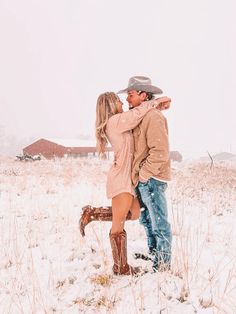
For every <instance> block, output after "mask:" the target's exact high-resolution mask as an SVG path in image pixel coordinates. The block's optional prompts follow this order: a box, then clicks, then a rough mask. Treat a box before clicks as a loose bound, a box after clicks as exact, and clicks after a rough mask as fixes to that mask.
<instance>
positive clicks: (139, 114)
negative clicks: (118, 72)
mask: <svg viewBox="0 0 236 314" xmlns="http://www.w3.org/2000/svg"><path fill="white" fill-rule="evenodd" d="M119 93H127V98H126V100H127V102H128V104H129V111H127V112H123V109H122V105H123V103H122V102H121V100H120V98H119V97H118V95H117V94H119ZM161 93H162V90H161V89H160V88H158V87H156V86H154V85H152V82H151V79H150V78H148V77H144V76H134V77H131V78H130V79H129V83H128V87H127V88H126V89H123V90H121V91H119V92H118V93H117V94H116V93H113V92H106V93H104V94H101V95H100V96H99V97H98V100H97V107H96V139H97V151H98V153H99V155H103V154H104V153H105V147H106V145H107V143H108V142H109V143H110V144H111V146H112V149H113V151H114V161H113V164H112V166H111V168H110V170H109V172H108V175H107V197H108V198H109V199H111V201H112V206H111V207H110V206H108V207H92V206H89V205H88V206H85V207H84V208H83V212H82V216H81V218H80V222H79V225H80V232H81V234H82V236H84V235H85V226H86V225H87V224H88V223H90V222H91V221H112V227H111V230H110V233H109V238H110V244H111V249H112V256H113V261H114V265H113V272H114V274H116V275H135V274H137V273H138V272H139V271H140V269H139V268H137V267H132V266H130V265H129V264H128V262H127V236H126V231H125V229H124V226H125V221H126V220H135V219H138V218H139V221H140V223H141V224H142V225H143V226H144V228H145V232H146V235H147V244H148V249H149V253H150V254H152V256H153V267H152V268H153V271H154V272H156V271H165V270H169V269H170V265H171V242H172V233H171V227H170V224H169V222H168V212H167V202H166V196H165V190H166V188H167V182H168V181H169V180H170V156H169V142H168V126H167V121H166V118H165V117H164V116H163V114H162V112H161V111H162V110H164V109H168V108H169V106H170V102H171V99H170V98H168V97H159V98H155V97H156V96H155V95H157V94H161ZM140 208H141V211H140Z"/></svg>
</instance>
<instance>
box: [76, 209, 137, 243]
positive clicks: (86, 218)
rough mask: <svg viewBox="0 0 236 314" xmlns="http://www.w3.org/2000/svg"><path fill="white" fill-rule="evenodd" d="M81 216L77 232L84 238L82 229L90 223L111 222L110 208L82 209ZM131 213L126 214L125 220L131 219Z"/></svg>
mask: <svg viewBox="0 0 236 314" xmlns="http://www.w3.org/2000/svg"><path fill="white" fill-rule="evenodd" d="M82 211H83V213H82V215H81V218H80V220H79V230H80V233H81V235H82V236H83V237H84V236H85V232H84V229H85V227H86V226H87V224H89V223H90V222H91V221H112V208H111V206H107V207H92V206H90V205H87V206H84V207H83V208H82ZM131 216H132V215H131V212H128V214H127V217H126V220H130V219H131Z"/></svg>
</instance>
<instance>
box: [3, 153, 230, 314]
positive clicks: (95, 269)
mask: <svg viewBox="0 0 236 314" xmlns="http://www.w3.org/2000/svg"><path fill="white" fill-rule="evenodd" d="M111 162H112V161H111V160H105V161H102V160H99V159H97V158H95V157H94V158H92V157H91V158H78V159H71V158H69V159H66V160H65V159H61V160H55V161H48V160H41V161H34V162H22V161H16V160H13V159H9V158H0V244H1V253H0V309H1V311H0V312H1V313H14V314H15V313H145V314H146V313H153V314H154V313H171V314H172V313H188V314H189V313H204V314H205V313H207V314H208V313H236V301H235V295H236V262H235V261H236V259H235V257H236V256H235V255H236V253H235V252H236V240H235V239H236V230H235V229H236V228H235V225H236V193H235V192H236V167H235V164H233V163H232V162H231V163H227V162H215V163H214V166H213V167H211V164H210V162H202V161H194V162H190V161H188V162H182V163H173V165H172V168H173V169H172V172H173V180H172V181H171V183H170V184H169V188H168V190H167V198H168V206H169V207H168V208H169V220H170V222H171V225H172V230H173V260H172V270H171V271H169V272H163V273H156V274H153V273H152V272H151V268H152V263H151V261H141V260H135V259H134V258H133V253H135V252H143V253H145V252H146V251H147V246H146V239H145V233H144V230H143V227H142V226H141V225H140V224H139V222H138V221H132V222H131V221H129V222H127V223H126V227H125V228H126V231H127V235H128V259H129V263H130V264H131V265H134V266H142V267H143V268H145V269H147V270H148V273H146V274H144V275H143V276H140V277H131V276H127V277H125V276H120V277H117V276H114V275H113V274H112V271H111V268H112V256H111V250H110V244H109V238H108V233H109V229H110V227H111V223H110V222H93V223H91V224H89V225H88V226H87V227H86V229H85V233H86V236H85V238H82V237H81V235H80V233H79V230H78V220H79V217H80V213H81V208H82V207H83V206H84V205H87V204H91V205H93V206H101V205H110V201H108V200H107V199H106V193H105V183H106V173H107V170H108V168H109V166H110V163H111Z"/></svg>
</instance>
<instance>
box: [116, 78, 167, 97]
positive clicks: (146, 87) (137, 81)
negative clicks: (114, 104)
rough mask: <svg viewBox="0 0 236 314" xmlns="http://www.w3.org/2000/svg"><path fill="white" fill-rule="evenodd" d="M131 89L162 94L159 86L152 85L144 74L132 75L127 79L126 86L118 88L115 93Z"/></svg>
mask: <svg viewBox="0 0 236 314" xmlns="http://www.w3.org/2000/svg"><path fill="white" fill-rule="evenodd" d="M131 90H136V91H142V92H147V93H152V94H162V90H161V89H160V88H159V87H156V86H153V85H152V81H151V79H150V78H149V77H146V76H133V77H131V78H130V79H129V83H128V87H127V88H125V89H122V90H120V91H119V92H118V93H117V94H122V93H127V92H129V91H131Z"/></svg>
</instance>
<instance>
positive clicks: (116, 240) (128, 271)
mask: <svg viewBox="0 0 236 314" xmlns="http://www.w3.org/2000/svg"><path fill="white" fill-rule="evenodd" d="M109 237H110V243H111V249H112V256H113V260H114V265H113V267H112V269H113V273H114V274H115V275H136V274H137V273H138V272H140V269H139V268H138V267H132V266H130V265H129V264H128V263H127V236H126V231H125V230H123V231H122V232H120V233H114V234H112V233H111V232H110V233H109Z"/></svg>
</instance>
